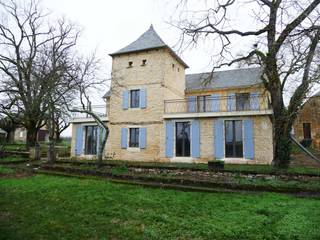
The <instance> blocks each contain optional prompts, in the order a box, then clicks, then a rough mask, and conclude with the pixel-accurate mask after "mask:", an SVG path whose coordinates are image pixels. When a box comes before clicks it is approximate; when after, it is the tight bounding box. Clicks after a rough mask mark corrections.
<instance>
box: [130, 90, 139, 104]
mask: <svg viewBox="0 0 320 240" xmlns="http://www.w3.org/2000/svg"><path fill="white" fill-rule="evenodd" d="M139 102H140V90H131V91H130V107H131V108H138V107H139Z"/></svg>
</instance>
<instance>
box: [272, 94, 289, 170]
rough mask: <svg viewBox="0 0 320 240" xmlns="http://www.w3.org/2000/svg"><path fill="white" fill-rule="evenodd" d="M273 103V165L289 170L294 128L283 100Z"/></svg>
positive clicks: (279, 99)
mask: <svg viewBox="0 0 320 240" xmlns="http://www.w3.org/2000/svg"><path fill="white" fill-rule="evenodd" d="M273 101H274V103H273V112H274V115H273V141H274V158H273V164H274V166H276V167H279V168H287V167H289V164H290V153H291V140H290V131H291V127H292V126H291V124H290V123H291V122H290V118H289V117H288V112H287V109H286V108H285V106H284V104H283V100H282V98H278V99H277V100H275V99H274V100H273Z"/></svg>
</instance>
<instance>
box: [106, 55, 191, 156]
mask: <svg viewBox="0 0 320 240" xmlns="http://www.w3.org/2000/svg"><path fill="white" fill-rule="evenodd" d="M143 60H146V64H145V65H143V64H142V61H143ZM129 62H132V66H131V67H130V66H129ZM112 66H113V67H112V72H113V78H112V83H111V84H112V85H111V89H112V90H111V97H110V105H109V106H110V109H109V113H110V114H109V121H110V139H109V142H108V143H107V151H106V155H108V156H114V159H122V160H134V161H159V159H160V148H161V144H160V141H161V140H160V139H161V137H162V136H161V135H162V132H161V129H162V126H163V112H164V101H165V100H168V99H177V98H182V97H183V96H184V89H185V79H184V77H185V73H184V67H183V66H182V65H181V64H180V63H179V62H178V61H177V60H176V59H175V58H174V57H173V56H172V55H171V54H170V52H169V51H168V50H167V49H157V50H150V51H145V52H140V53H131V54H125V55H120V56H114V57H113V64H112ZM134 89H146V97H147V101H146V108H142V109H141V108H128V109H126V110H124V109H123V108H122V94H123V91H124V90H134ZM128 127H145V128H146V129H147V138H146V140H147V147H146V149H136V148H135V149H130V148H128V149H121V144H120V143H121V128H128Z"/></svg>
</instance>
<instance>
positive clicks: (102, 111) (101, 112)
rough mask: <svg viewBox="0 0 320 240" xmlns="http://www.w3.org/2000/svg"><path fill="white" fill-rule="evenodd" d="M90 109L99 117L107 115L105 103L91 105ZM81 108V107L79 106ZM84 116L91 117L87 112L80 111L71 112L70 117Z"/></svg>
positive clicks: (78, 117)
mask: <svg viewBox="0 0 320 240" xmlns="http://www.w3.org/2000/svg"><path fill="white" fill-rule="evenodd" d="M91 108H92V111H93V112H94V113H95V114H97V115H98V116H99V117H106V116H107V109H106V105H92V106H91ZM79 109H81V107H79ZM84 118H91V115H90V114H87V113H80V112H73V113H72V119H84Z"/></svg>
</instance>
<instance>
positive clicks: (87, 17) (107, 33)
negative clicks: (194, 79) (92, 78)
mask: <svg viewBox="0 0 320 240" xmlns="http://www.w3.org/2000/svg"><path fill="white" fill-rule="evenodd" d="M173 2H175V3H173ZM175 4H177V1H169V0H162V1H161V0H135V1H131V0H113V1H111V0H109V1H102V0H91V1H85V0H42V5H43V7H44V8H48V9H49V10H50V11H52V12H53V14H54V15H56V16H57V17H61V16H64V17H66V18H67V19H68V20H71V21H73V22H75V23H76V24H78V25H79V26H81V27H82V28H83V31H82V36H81V37H80V41H79V46H78V48H79V49H80V51H82V52H83V53H91V52H93V51H96V52H97V55H98V57H99V58H101V59H102V61H103V63H104V65H105V67H106V70H107V73H110V71H111V60H112V59H111V57H110V56H109V55H108V54H109V53H112V52H115V51H117V50H119V49H120V48H123V47H125V46H126V45H128V44H129V43H131V42H133V41H134V40H136V39H137V38H138V37H139V36H140V35H141V34H142V33H144V32H145V31H146V30H147V29H148V28H149V27H150V25H151V24H153V26H154V28H155V30H156V31H157V33H158V34H159V35H160V37H161V38H162V39H163V40H164V41H165V42H166V43H167V44H168V45H169V46H171V47H173V48H174V46H175V45H176V44H177V42H178V40H179V36H180V31H179V30H178V29H176V28H175V27H173V26H171V25H170V24H169V23H168V22H169V21H170V17H171V16H172V15H173V14H174V10H175V6H176V5H175ZM174 49H176V48H174ZM181 57H182V58H183V60H184V61H185V62H186V63H187V64H188V65H189V67H190V68H189V69H188V70H187V73H194V72H204V71H210V70H211V69H210V66H209V61H210V53H209V52H208V51H206V50H205V48H197V49H193V50H187V51H184V52H183V53H182V56H181ZM100 95H101V94H100ZM96 101H97V100H96ZM62 135H64V136H70V135H71V130H70V128H69V129H67V130H66V131H64V132H63V134H62Z"/></svg>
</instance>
